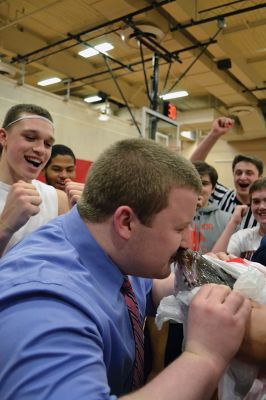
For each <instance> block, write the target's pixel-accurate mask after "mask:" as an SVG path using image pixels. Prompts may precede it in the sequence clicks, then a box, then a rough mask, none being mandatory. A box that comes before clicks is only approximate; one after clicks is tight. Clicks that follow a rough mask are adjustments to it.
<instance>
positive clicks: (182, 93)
mask: <svg viewBox="0 0 266 400" xmlns="http://www.w3.org/2000/svg"><path fill="white" fill-rule="evenodd" d="M185 96H188V92H187V91H186V90H180V91H179V92H172V93H166V94H162V95H161V96H160V98H161V99H163V100H170V99H177V98H178V97H185Z"/></svg>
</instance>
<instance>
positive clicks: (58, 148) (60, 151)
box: [45, 144, 76, 169]
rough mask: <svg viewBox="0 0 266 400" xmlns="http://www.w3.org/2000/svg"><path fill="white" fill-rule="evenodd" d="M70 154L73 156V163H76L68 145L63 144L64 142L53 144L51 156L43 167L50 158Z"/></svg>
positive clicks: (50, 160)
mask: <svg viewBox="0 0 266 400" xmlns="http://www.w3.org/2000/svg"><path fill="white" fill-rule="evenodd" d="M58 155H61V156H70V157H72V158H73V160H74V163H75V164H76V157H75V155H74V153H73V151H72V150H71V149H70V147H67V146H65V145H64V144H54V145H53V147H52V152H51V156H50V158H49V160H48V162H47V164H46V165H45V169H46V168H47V167H48V166H49V165H50V164H51V162H52V160H53V159H54V158H55V157H56V156H58Z"/></svg>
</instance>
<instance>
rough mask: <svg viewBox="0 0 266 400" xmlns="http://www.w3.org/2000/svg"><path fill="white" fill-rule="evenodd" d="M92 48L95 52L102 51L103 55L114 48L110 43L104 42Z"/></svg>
mask: <svg viewBox="0 0 266 400" xmlns="http://www.w3.org/2000/svg"><path fill="white" fill-rule="evenodd" d="M94 48H95V49H96V50H99V51H102V52H103V53H105V52H106V51H109V50H112V49H113V48H114V46H113V45H112V44H111V43H108V42H104V43H101V44H98V45H97V46H94Z"/></svg>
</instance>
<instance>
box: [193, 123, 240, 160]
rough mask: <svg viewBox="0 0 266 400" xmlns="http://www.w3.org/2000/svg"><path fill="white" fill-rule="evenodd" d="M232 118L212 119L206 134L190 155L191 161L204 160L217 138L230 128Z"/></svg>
mask: <svg viewBox="0 0 266 400" xmlns="http://www.w3.org/2000/svg"><path fill="white" fill-rule="evenodd" d="M233 123H234V120H232V119H231V118H226V117H220V118H217V119H215V120H214V122H213V124H212V128H211V130H210V132H209V133H208V135H207V136H206V137H205V138H204V139H203V140H202V141H201V142H200V143H199V144H198V146H197V148H196V150H195V151H194V152H193V153H192V155H191V156H190V160H191V161H197V160H205V158H206V157H207V155H208V154H209V152H210V150H211V149H212V148H213V146H214V145H215V143H216V142H217V140H218V139H219V138H220V137H221V136H222V135H224V134H225V133H226V132H227V131H228V130H229V129H230V128H232V126H233Z"/></svg>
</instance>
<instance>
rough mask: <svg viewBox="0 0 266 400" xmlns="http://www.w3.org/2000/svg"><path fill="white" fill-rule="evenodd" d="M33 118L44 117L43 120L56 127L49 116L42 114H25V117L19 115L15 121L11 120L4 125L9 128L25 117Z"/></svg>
mask: <svg viewBox="0 0 266 400" xmlns="http://www.w3.org/2000/svg"><path fill="white" fill-rule="evenodd" d="M33 118H38V119H42V120H43V121H46V122H49V124H51V125H52V127H54V124H53V123H52V121H50V120H49V119H48V118H46V117H42V116H41V115H35V114H34V115H24V116H23V117H19V118H18V119H15V121H12V122H9V124H7V125H6V126H4V127H3V128H4V129H7V128H9V127H10V125H13V124H15V123H16V122H19V121H22V120H23V119H33Z"/></svg>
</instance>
